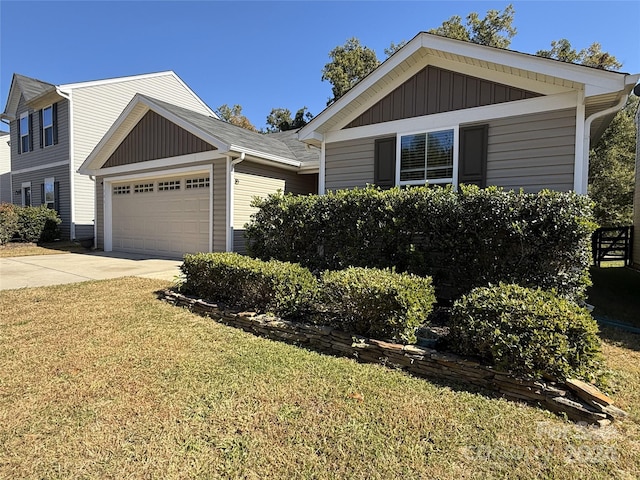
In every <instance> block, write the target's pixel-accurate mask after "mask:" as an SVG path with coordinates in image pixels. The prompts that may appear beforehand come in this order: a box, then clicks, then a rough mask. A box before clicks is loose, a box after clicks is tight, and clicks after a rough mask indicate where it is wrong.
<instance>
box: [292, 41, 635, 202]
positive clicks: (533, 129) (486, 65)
mask: <svg viewBox="0 0 640 480" xmlns="http://www.w3.org/2000/svg"><path fill="white" fill-rule="evenodd" d="M639 78H640V75H628V74H624V73H618V72H609V71H604V70H598V69H595V68H590V67H585V66H581V65H574V64H569V63H564V62H560V61H556V60H551V59H547V58H542V57H537V56H534V55H529V54H523V53H519V52H514V51H509V50H503V49H498V48H492V47H486V46H481V45H476V44H473V43H469V42H463V41H459V40H452V39H448V38H444V37H440V36H436V35H432V34H428V33H420V34H418V35H417V36H416V37H414V38H413V39H412V40H411V41H410V42H409V43H407V44H406V45H405V46H404V47H403V48H401V49H400V50H398V51H397V52H396V53H395V54H394V55H392V56H391V57H390V58H388V59H387V60H386V61H385V62H384V63H382V64H381V65H380V66H379V67H378V68H377V69H376V70H374V71H373V72H372V73H371V74H369V75H368V76H367V77H366V78H364V79H363V80H362V81H360V82H359V83H358V84H357V85H355V86H354V87H353V88H352V89H351V90H349V91H348V92H347V93H346V94H345V95H344V96H342V97H341V98H339V99H338V100H337V101H336V102H335V103H333V104H332V105H331V106H329V107H328V108H327V109H325V110H324V111H323V112H322V113H320V114H319V115H318V116H316V117H315V118H314V119H313V120H312V121H311V122H309V123H308V124H307V125H306V126H304V127H303V128H302V129H300V131H299V132H298V135H299V139H300V140H301V141H303V142H305V143H307V144H309V145H313V146H316V147H319V148H320V149H321V156H320V166H319V181H318V190H319V192H320V193H323V192H325V191H326V190H336V189H341V188H352V187H356V186H357V187H363V186H365V185H367V184H377V185H379V186H381V187H391V186H394V185H417V184H424V183H425V182H426V181H428V182H429V183H430V184H453V185H458V184H459V183H475V184H478V185H480V186H488V185H497V186H501V187H504V188H507V189H520V188H522V189H524V190H525V191H530V192H535V191H539V190H541V189H544V188H549V189H554V190H560V191H568V190H573V191H576V192H578V193H583V194H586V193H587V178H588V159H589V147H590V145H591V144H592V143H593V142H595V140H596V139H597V138H599V136H600V135H601V134H602V133H603V131H604V130H605V128H606V127H607V125H608V124H609V122H610V121H611V119H612V118H613V116H614V115H615V113H616V112H617V111H618V110H619V109H621V108H622V107H623V106H624V105H625V102H626V99H627V96H628V94H629V93H630V92H631V90H632V89H633V87H634V85H635V84H636V83H637V82H638V79H639Z"/></svg>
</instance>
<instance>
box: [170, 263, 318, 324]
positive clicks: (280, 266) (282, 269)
mask: <svg viewBox="0 0 640 480" xmlns="http://www.w3.org/2000/svg"><path fill="white" fill-rule="evenodd" d="M180 268H181V270H182V273H184V275H185V281H184V284H183V285H182V290H183V291H184V292H185V293H189V294H192V295H197V296H199V297H201V298H206V299H209V300H212V301H215V302H220V303H223V304H225V305H229V306H232V307H236V308H242V309H251V310H257V311H259V312H270V313H274V314H277V315H279V316H281V317H284V318H288V317H298V316H300V315H302V314H303V313H305V312H306V311H308V310H309V309H310V308H311V307H312V305H313V301H314V299H315V296H316V293H317V288H318V283H317V280H316V278H315V277H314V276H313V275H312V274H311V272H309V271H308V270H307V269H306V268H303V267H301V266H299V265H296V264H291V263H287V262H279V261H276V260H273V261H269V262H262V261H260V260H256V259H253V258H250V257H246V256H242V255H238V254H237V253H198V254H189V255H185V256H184V261H183V263H182V265H181V267H180Z"/></svg>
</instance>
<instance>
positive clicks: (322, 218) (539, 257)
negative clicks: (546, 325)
mask: <svg viewBox="0 0 640 480" xmlns="http://www.w3.org/2000/svg"><path fill="white" fill-rule="evenodd" d="M253 205H254V206H255V207H258V208H259V210H258V211H257V213H255V214H254V215H253V217H252V221H251V222H250V223H249V224H248V225H247V228H246V236H247V246H248V249H249V252H250V253H251V255H253V256H255V257H258V258H262V259H264V260H268V259H270V258H277V259H278V260H282V261H290V262H296V263H300V264H301V265H303V266H305V267H307V268H309V269H311V270H312V271H317V272H320V271H324V270H341V269H344V268H347V267H350V266H355V267H375V268H395V269H396V271H398V272H404V271H406V272H410V273H415V274H417V275H421V276H431V277H432V278H433V281H434V285H435V288H436V294H437V296H438V298H440V299H443V300H452V299H455V298H458V297H460V295H462V294H464V293H468V292H469V291H470V290H471V289H473V288H475V287H480V286H486V285H488V284H490V283H494V284H495V283H498V282H507V283H517V284H520V285H523V286H527V287H532V288H537V287H540V288H544V289H552V288H553V289H556V290H557V291H558V293H559V294H560V295H561V296H564V297H567V298H570V299H574V300H578V299H581V298H584V295H585V290H586V288H587V287H588V286H589V284H590V282H589V273H588V269H589V266H590V263H591V234H592V232H593V230H594V228H595V224H594V223H593V221H592V220H591V219H592V212H591V206H592V205H591V201H590V200H589V199H588V198H587V197H585V196H584V195H577V194H574V193H571V192H569V193H563V192H552V191H542V192H540V193H538V194H529V193H523V192H514V191H503V190H501V189H499V188H496V187H490V188H487V189H479V188H477V187H475V186H461V187H460V189H459V191H457V192H456V191H454V190H453V189H452V188H450V187H449V188H442V187H435V188H432V187H413V188H407V189H400V188H395V189H391V190H384V191H383V190H379V189H376V188H373V187H371V188H366V189H353V190H342V191H338V192H329V193H328V194H326V195H320V196H318V195H309V196H293V195H282V194H277V195H272V196H270V197H268V198H266V199H256V200H254V203H253Z"/></svg>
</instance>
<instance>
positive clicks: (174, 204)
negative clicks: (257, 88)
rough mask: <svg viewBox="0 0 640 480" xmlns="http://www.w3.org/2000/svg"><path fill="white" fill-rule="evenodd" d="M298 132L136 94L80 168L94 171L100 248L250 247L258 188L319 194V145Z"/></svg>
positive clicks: (176, 252) (162, 251)
mask: <svg viewBox="0 0 640 480" xmlns="http://www.w3.org/2000/svg"><path fill="white" fill-rule="evenodd" d="M294 137H295V132H284V133H282V134H274V135H262V134H259V133H255V132H251V131H248V130H245V129H242V128H240V127H236V126H234V125H230V124H228V123H226V122H223V121H221V120H218V119H215V118H212V117H210V116H206V115H202V114H199V113H197V112H193V111H188V110H186V109H184V108H180V107H178V106H176V105H173V104H170V103H166V102H162V101H160V100H157V99H154V98H150V97H146V96H143V95H136V96H135V97H134V99H133V100H132V101H131V103H130V104H129V105H128V106H127V108H126V109H125V110H124V112H123V113H122V115H121V116H120V117H118V119H117V120H116V122H115V123H114V125H113V126H112V128H111V129H110V130H109V131H108V132H107V134H106V135H105V137H104V138H103V139H102V140H101V141H100V142H99V143H98V145H97V146H96V148H95V150H94V151H93V152H92V153H91V154H90V155H89V156H88V158H87V160H86V161H85V163H84V164H83V165H82V166H81V168H80V172H81V173H84V174H85V175H92V176H95V178H96V205H97V246H98V248H102V249H104V250H105V251H124V252H134V253H143V254H151V255H157V256H166V257H179V256H181V255H182V254H184V253H194V252H212V251H213V252H216V251H217V252H219V251H237V252H244V251H245V242H244V237H243V232H244V225H245V224H246V223H247V222H248V221H249V219H250V216H251V214H252V213H253V212H254V211H255V209H254V208H253V207H251V201H252V199H253V197H254V196H259V197H265V196H267V195H269V194H271V193H275V192H277V191H278V190H280V191H282V192H287V193H288V192H291V193H294V194H307V193H315V192H316V185H317V174H316V173H315V172H317V163H318V153H317V152H316V151H314V149H311V150H309V149H305V148H300V147H303V145H302V144H300V143H299V142H298V141H297V140H296V139H295V138H294ZM296 144H298V145H299V146H296Z"/></svg>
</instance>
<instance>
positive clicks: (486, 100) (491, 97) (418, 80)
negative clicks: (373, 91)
mask: <svg viewBox="0 0 640 480" xmlns="http://www.w3.org/2000/svg"><path fill="white" fill-rule="evenodd" d="M539 96H540V94H539V93H535V92H530V91H528V90H522V89H521V88H515V87H512V86H509V85H503V84H500V83H495V82H489V81H487V80H483V79H481V78H476V77H472V76H470V75H464V74H462V73H458V72H452V71H450V70H445V69H442V68H438V67H434V66H432V65H429V66H428V67H425V68H424V69H422V70H420V71H419V72H418V73H417V74H415V75H414V76H413V77H411V78H410V79H409V80H407V81H406V82H404V83H403V84H402V85H400V86H399V87H398V88H396V89H395V90H394V91H393V92H391V93H390V94H389V95H387V96H386V97H384V98H383V99H382V100H380V101H379V102H377V103H376V104H375V105H373V106H372V107H371V108H370V109H368V110H367V111H366V112H364V113H363V114H362V115H360V116H359V117H358V118H356V119H355V120H353V121H352V122H351V123H349V124H348V125H347V126H346V127H345V128H351V127H361V126H363V125H372V124H375V123H382V122H390V121H393V120H400V119H403V118H413V117H420V116H423V115H432V114H437V113H443V112H450V111H453V110H462V109H465V108H473V107H481V106H484V105H495V104H497V103H504V102H513V101H515V100H523V99H526V98H535V97H539Z"/></svg>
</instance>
